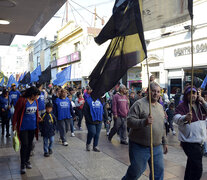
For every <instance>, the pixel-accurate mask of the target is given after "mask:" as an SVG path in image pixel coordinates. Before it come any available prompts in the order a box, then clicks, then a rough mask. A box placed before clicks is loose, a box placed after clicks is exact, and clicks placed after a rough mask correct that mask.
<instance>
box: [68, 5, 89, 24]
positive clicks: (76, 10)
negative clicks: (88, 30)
mask: <svg viewBox="0 0 207 180" xmlns="http://www.w3.org/2000/svg"><path fill="white" fill-rule="evenodd" d="M69 4H70V3H69ZM70 6H71V7H72V9H73V10H74V11H76V13H78V15H79V16H80V17H81V18H82V19H83V20H84V21H85V22H86V23H87V24H88V25H89V26H90V27H91V25H90V24H89V23H88V21H86V20H85V18H84V17H83V16H82V15H81V14H80V13H79V12H78V11H77V10H76V9H75V8H74V7H73V6H72V4H70Z"/></svg>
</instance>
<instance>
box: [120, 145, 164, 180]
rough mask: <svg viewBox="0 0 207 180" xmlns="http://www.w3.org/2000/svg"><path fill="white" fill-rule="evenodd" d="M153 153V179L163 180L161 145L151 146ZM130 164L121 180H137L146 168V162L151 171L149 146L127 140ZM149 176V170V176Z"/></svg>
mask: <svg viewBox="0 0 207 180" xmlns="http://www.w3.org/2000/svg"><path fill="white" fill-rule="evenodd" d="M153 152H154V153H153V154H154V177H155V180H163V177H164V163H163V150H162V145H159V146H156V147H154V148H153ZM129 158H130V163H131V164H130V166H129V168H128V170H127V173H126V175H125V176H124V177H123V178H122V180H137V179H138V178H139V177H140V176H141V175H142V174H143V173H144V171H145V170H146V167H147V163H148V164H149V166H150V171H151V158H150V147H144V146H141V145H139V144H136V143H134V142H132V141H129ZM149 179H152V178H151V172H150V177H149Z"/></svg>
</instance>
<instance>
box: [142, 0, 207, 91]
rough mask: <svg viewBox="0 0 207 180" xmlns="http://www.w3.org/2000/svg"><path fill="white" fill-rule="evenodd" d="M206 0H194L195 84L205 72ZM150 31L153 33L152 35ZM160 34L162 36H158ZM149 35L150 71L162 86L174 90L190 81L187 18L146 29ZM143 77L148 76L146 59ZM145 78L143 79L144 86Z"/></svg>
mask: <svg viewBox="0 0 207 180" xmlns="http://www.w3.org/2000/svg"><path fill="white" fill-rule="evenodd" d="M206 9H207V1H206V0H195V1H194V33H193V40H194V41H193V42H194V51H193V52H194V67H195V68H194V70H195V71H194V72H195V75H194V77H195V80H194V84H195V85H196V86H197V87H199V86H200V85H201V83H202V81H201V80H203V79H204V78H205V76H206V74H207V70H206V69H207V33H206V32H207V21H206V18H205V15H204V14H205V12H206ZM153 33H154V34H155V35H154V37H153ZM158 34H161V36H157V37H156V35H158ZM150 36H151V37H150ZM148 37H150V38H149V44H148V46H147V49H148V62H149V71H150V74H154V75H155V78H156V81H157V82H158V83H160V85H161V87H163V88H164V87H165V88H168V89H169V91H170V94H175V91H176V89H177V88H180V89H183V88H184V86H185V85H186V84H187V83H190V82H191V33H190V21H189V22H185V23H183V24H179V25H176V26H174V27H169V28H166V29H161V30H157V31H156V32H147V33H146V35H145V38H146V39H147V38H148ZM142 67H143V68H142V78H143V79H147V70H146V63H145V62H143V63H142ZM147 83H148V81H143V84H142V85H143V87H147Z"/></svg>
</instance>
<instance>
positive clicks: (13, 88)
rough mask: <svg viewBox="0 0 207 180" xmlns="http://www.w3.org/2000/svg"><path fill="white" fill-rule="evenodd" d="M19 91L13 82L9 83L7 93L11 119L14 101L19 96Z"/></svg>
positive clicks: (15, 101)
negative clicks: (9, 100)
mask: <svg viewBox="0 0 207 180" xmlns="http://www.w3.org/2000/svg"><path fill="white" fill-rule="evenodd" d="M20 95H21V93H20V92H19V91H18V90H17V89H16V84H15V83H13V84H12V85H11V91H10V93H9V97H10V98H11V110H10V111H11V119H12V117H13V114H14V109H15V106H16V103H17V101H18V99H19V97H20Z"/></svg>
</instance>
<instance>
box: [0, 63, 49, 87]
mask: <svg viewBox="0 0 207 180" xmlns="http://www.w3.org/2000/svg"><path fill="white" fill-rule="evenodd" d="M50 80H51V66H48V67H47V69H46V70H44V71H43V72H42V71H41V65H39V66H38V67H37V68H36V69H35V70H34V71H33V72H32V73H30V72H24V73H23V74H21V75H20V77H19V80H18V82H17V81H16V79H15V78H14V76H13V74H12V75H10V77H9V79H8V83H7V87H11V85H12V84H14V83H15V84H16V86H18V85H20V84H21V85H26V84H31V83H34V82H39V83H40V84H43V83H46V82H50ZM3 84H4V77H3V79H2V80H1V82H0V86H3Z"/></svg>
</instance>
